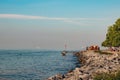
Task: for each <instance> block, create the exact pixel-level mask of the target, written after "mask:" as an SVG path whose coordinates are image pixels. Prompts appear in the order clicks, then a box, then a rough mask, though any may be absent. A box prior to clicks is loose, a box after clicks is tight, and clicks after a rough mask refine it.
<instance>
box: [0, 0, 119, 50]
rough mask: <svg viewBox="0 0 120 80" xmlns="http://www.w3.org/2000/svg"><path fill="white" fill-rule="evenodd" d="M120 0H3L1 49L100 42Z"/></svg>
mask: <svg viewBox="0 0 120 80" xmlns="http://www.w3.org/2000/svg"><path fill="white" fill-rule="evenodd" d="M119 3H120V0H1V1H0V49H46V50H47V49H50V50H52V49H53V50H61V49H64V45H65V44H67V49H70V50H71V49H72V50H79V49H82V48H85V47H86V46H89V45H99V46H100V44H101V42H102V41H103V40H104V39H105V35H106V31H107V28H108V26H110V25H112V24H113V23H114V22H115V21H116V20H117V19H118V18H120V10H119V8H120V5H119Z"/></svg>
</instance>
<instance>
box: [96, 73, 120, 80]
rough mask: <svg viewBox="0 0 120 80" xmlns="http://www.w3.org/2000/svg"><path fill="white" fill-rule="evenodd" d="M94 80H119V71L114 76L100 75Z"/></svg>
mask: <svg viewBox="0 0 120 80" xmlns="http://www.w3.org/2000/svg"><path fill="white" fill-rule="evenodd" d="M94 80H120V71H118V72H117V73H116V74H115V73H114V74H113V73H111V74H107V73H101V74H99V75H96V76H95V77H94Z"/></svg>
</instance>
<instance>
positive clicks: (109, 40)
mask: <svg viewBox="0 0 120 80" xmlns="http://www.w3.org/2000/svg"><path fill="white" fill-rule="evenodd" d="M102 46H104V47H119V46H120V19H118V20H117V21H116V22H115V24H113V25H112V26H110V27H109V28H108V31H107V34H106V40H105V41H104V42H103V43H102Z"/></svg>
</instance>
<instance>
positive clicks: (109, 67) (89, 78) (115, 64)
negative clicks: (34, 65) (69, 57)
mask: <svg viewBox="0 0 120 80" xmlns="http://www.w3.org/2000/svg"><path fill="white" fill-rule="evenodd" d="M74 55H76V56H77V57H78V60H79V61H80V64H81V66H80V67H78V68H75V69H74V70H73V71H69V72H68V73H67V74H65V75H62V74H57V75H55V76H52V77H50V78H48V80H93V78H94V77H95V75H97V74H100V73H116V72H117V71H118V70H119V69H120V53H118V52H115V53H111V54H102V53H100V52H99V51H93V50H88V51H81V52H77V53H75V54H74Z"/></svg>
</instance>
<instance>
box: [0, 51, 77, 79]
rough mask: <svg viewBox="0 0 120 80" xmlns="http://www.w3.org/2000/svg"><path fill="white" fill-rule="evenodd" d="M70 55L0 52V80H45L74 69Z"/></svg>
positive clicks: (44, 52) (56, 52) (75, 60)
mask: <svg viewBox="0 0 120 80" xmlns="http://www.w3.org/2000/svg"><path fill="white" fill-rule="evenodd" d="M76 63H77V59H76V57H75V56H73V55H72V54H68V55H67V56H64V57H63V56H62V55H61V52H60V51H40V50H0V80H46V79H47V78H48V77H50V76H53V75H55V74H57V73H62V74H65V73H66V72H68V71H69V70H71V69H73V68H75V67H76Z"/></svg>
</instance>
